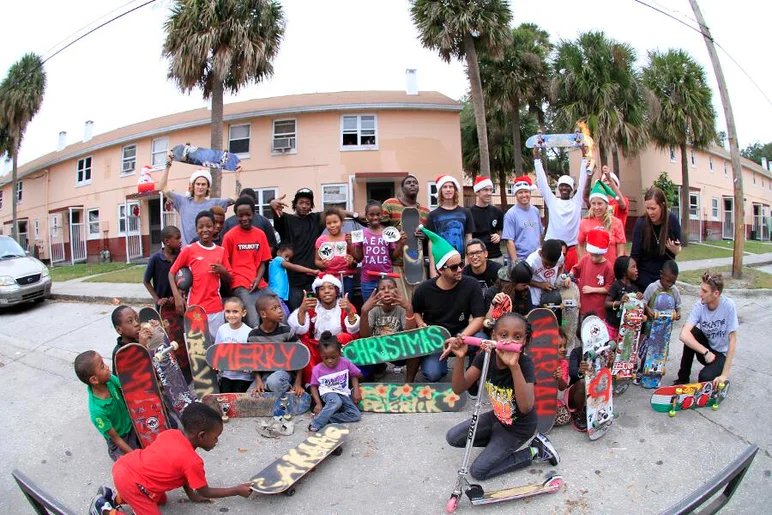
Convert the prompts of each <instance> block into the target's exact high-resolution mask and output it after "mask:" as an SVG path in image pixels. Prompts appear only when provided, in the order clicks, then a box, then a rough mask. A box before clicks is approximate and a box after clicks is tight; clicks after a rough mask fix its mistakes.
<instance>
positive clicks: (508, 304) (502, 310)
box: [483, 293, 512, 329]
mask: <svg viewBox="0 0 772 515" xmlns="http://www.w3.org/2000/svg"><path fill="white" fill-rule="evenodd" d="M491 308H492V309H491V317H490V318H486V319H485V320H483V327H485V328H486V329H493V326H494V325H496V321H497V320H498V319H499V318H501V317H503V316H504V315H506V314H507V313H512V297H510V296H509V295H507V294H506V293H504V294H503V296H502V297H501V299H500V300H499V301H498V302H495V301H494V302H491Z"/></svg>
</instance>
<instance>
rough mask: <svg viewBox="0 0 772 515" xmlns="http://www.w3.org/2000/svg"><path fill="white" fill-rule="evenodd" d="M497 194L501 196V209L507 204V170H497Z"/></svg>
mask: <svg viewBox="0 0 772 515" xmlns="http://www.w3.org/2000/svg"><path fill="white" fill-rule="evenodd" d="M499 196H500V198H501V209H502V210H503V209H504V208H505V207H508V204H507V172H505V171H504V170H499Z"/></svg>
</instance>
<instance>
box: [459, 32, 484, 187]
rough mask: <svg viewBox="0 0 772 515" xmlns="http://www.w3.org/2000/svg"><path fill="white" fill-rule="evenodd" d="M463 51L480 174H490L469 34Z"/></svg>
mask: <svg viewBox="0 0 772 515" xmlns="http://www.w3.org/2000/svg"><path fill="white" fill-rule="evenodd" d="M464 52H465V53H466V69H467V73H468V74H469V85H470V86H471V90H472V106H473V107H474V121H475V124H476V125H477V142H478V144H479V147H480V175H482V176H484V177H490V176H491V161H490V153H489V151H488V126H487V123H486V122H485V98H484V96H483V90H482V81H481V80H480V67H479V65H478V63H477V50H476V49H475V46H474V39H472V36H471V34H465V35H464Z"/></svg>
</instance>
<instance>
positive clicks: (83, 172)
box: [75, 157, 91, 186]
mask: <svg viewBox="0 0 772 515" xmlns="http://www.w3.org/2000/svg"><path fill="white" fill-rule="evenodd" d="M84 184H91V158H90V157H84V158H83V159H79V160H78V175H77V178H76V179H75V185H76V186H82V185H84Z"/></svg>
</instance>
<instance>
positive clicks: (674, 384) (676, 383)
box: [673, 378, 689, 386]
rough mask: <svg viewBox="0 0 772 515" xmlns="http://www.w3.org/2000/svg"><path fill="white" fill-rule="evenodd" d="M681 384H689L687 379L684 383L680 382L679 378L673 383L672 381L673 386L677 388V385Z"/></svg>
mask: <svg viewBox="0 0 772 515" xmlns="http://www.w3.org/2000/svg"><path fill="white" fill-rule="evenodd" d="M682 384H689V380H688V379H687V380H686V381H682V380H681V379H680V378H679V379H676V380H675V381H673V386H678V385H682Z"/></svg>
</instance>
